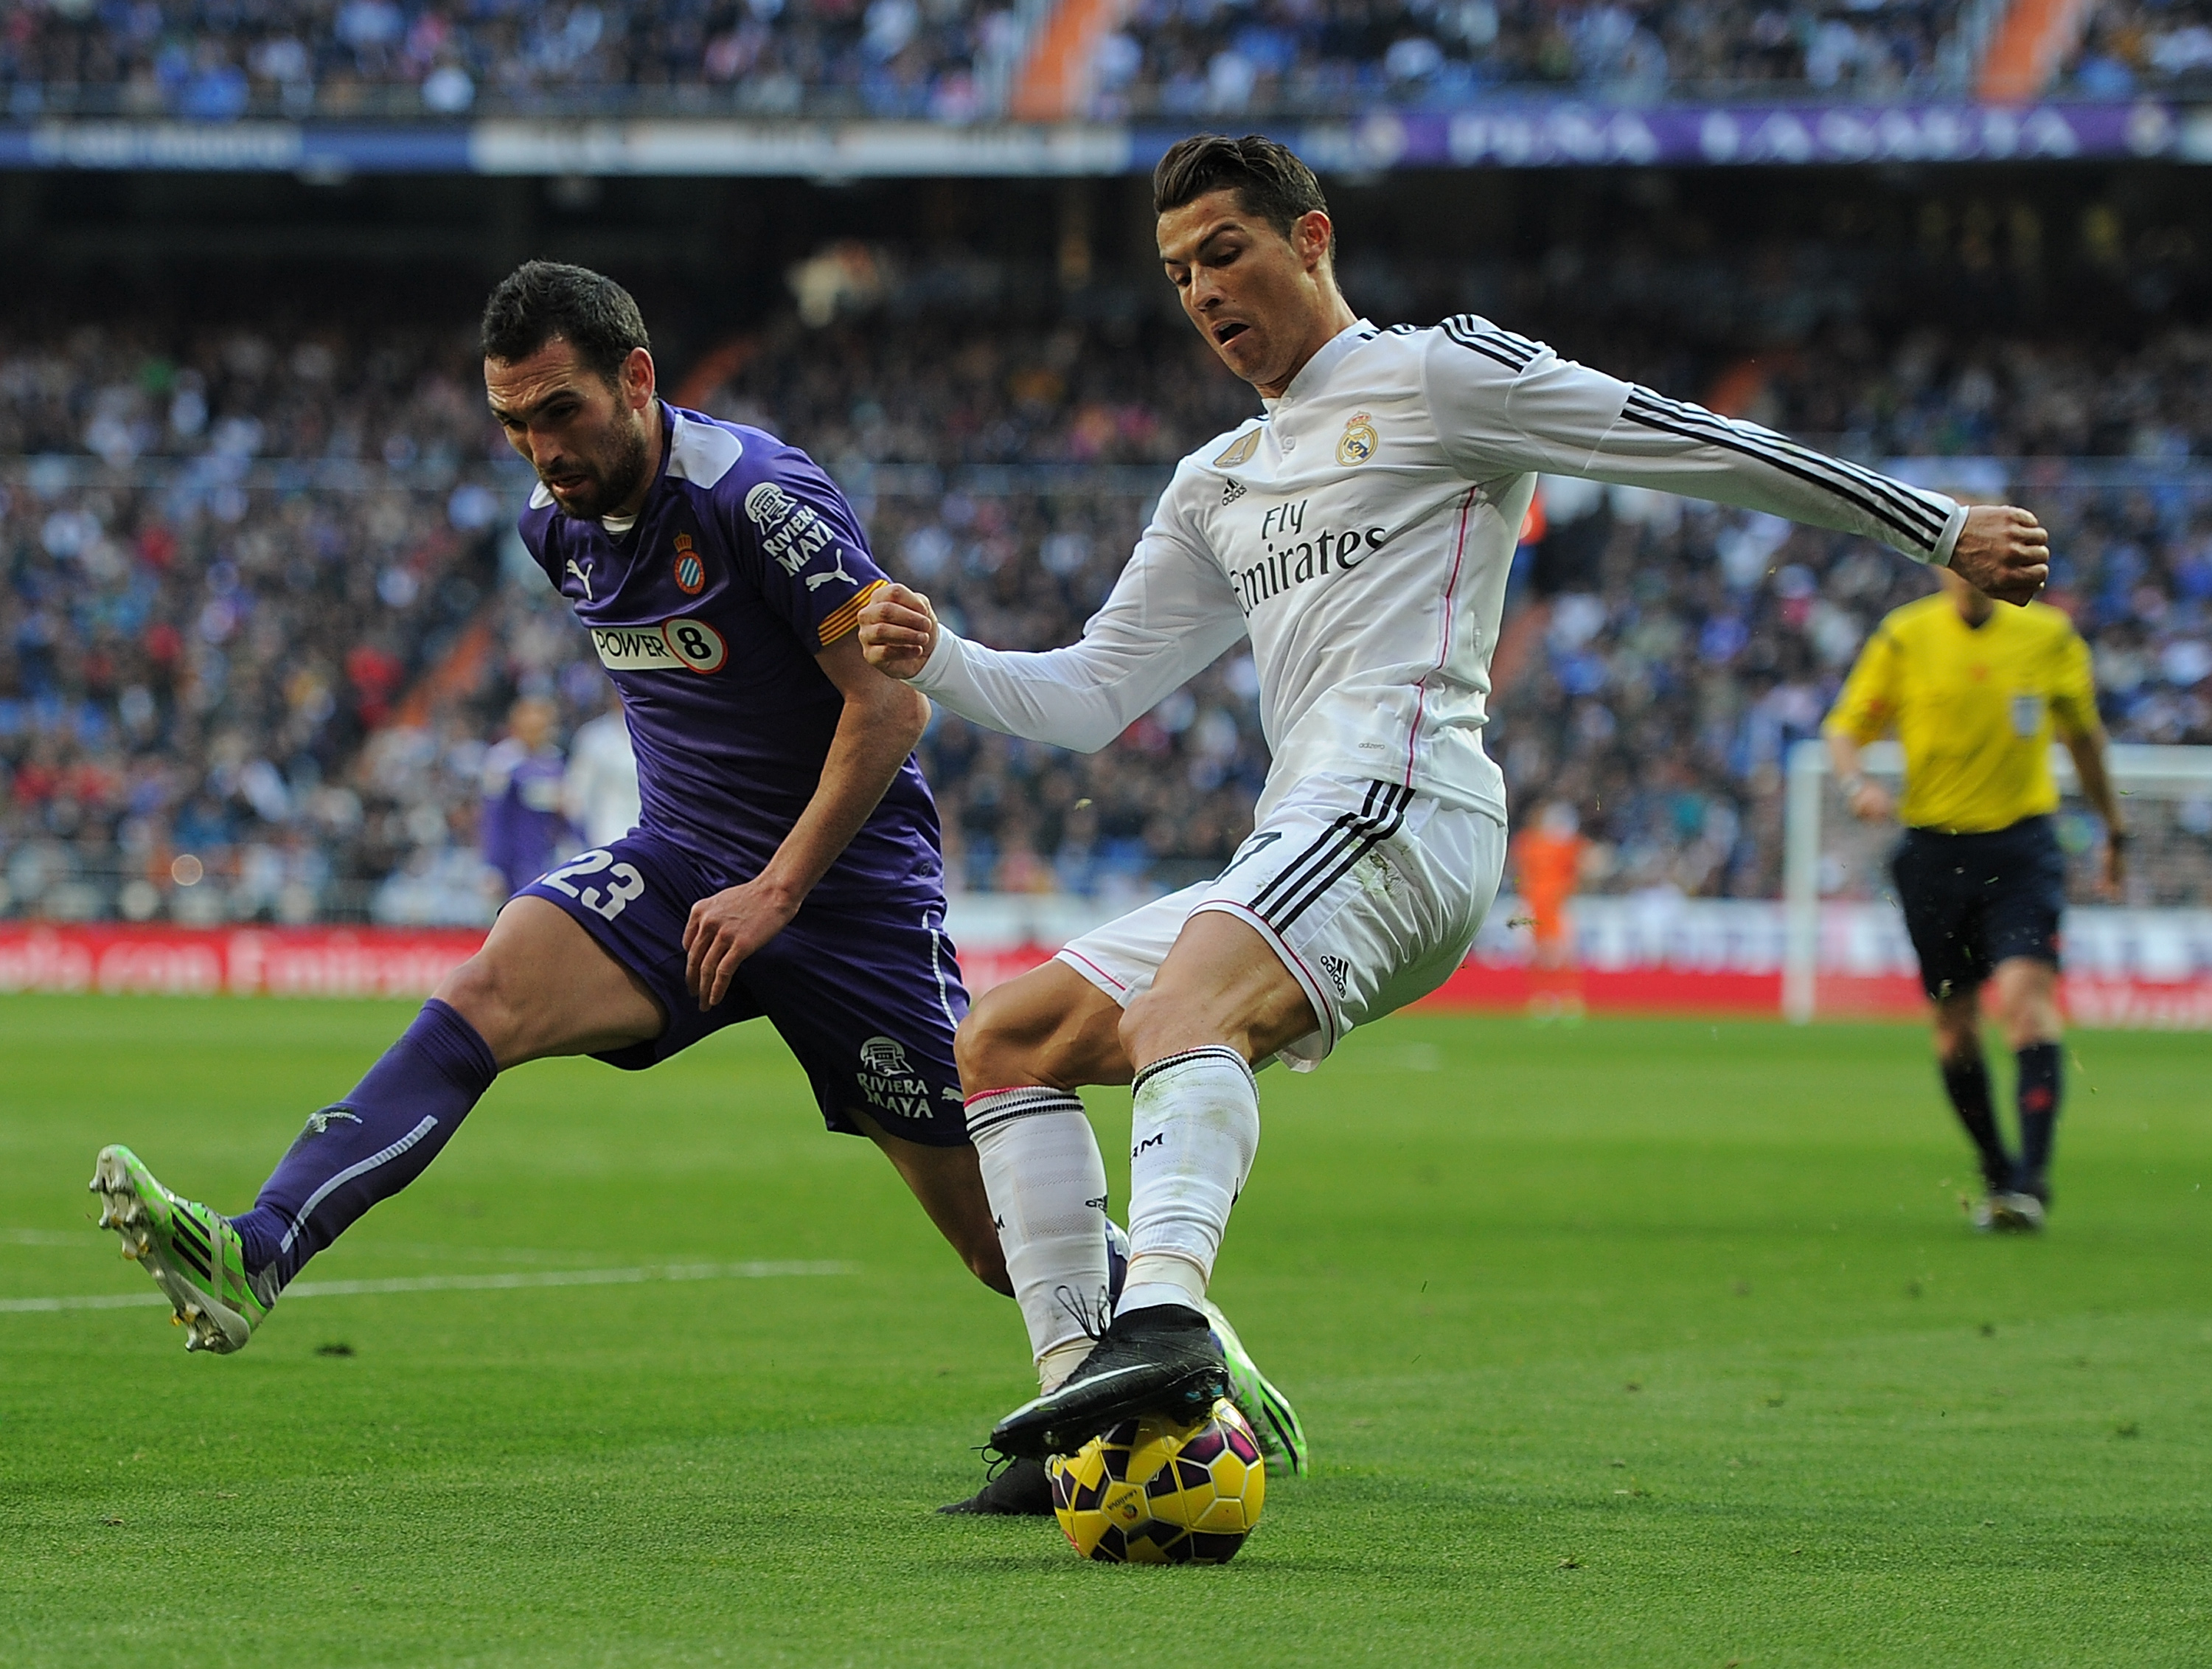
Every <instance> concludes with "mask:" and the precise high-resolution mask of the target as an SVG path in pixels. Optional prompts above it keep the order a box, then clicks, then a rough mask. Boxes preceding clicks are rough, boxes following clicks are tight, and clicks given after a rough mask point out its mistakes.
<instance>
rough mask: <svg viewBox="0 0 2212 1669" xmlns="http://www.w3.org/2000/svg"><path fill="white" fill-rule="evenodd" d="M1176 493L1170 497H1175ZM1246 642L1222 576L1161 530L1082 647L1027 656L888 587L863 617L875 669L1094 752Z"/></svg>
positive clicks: (957, 707) (1004, 725)
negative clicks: (970, 637) (980, 637)
mask: <svg viewBox="0 0 2212 1669" xmlns="http://www.w3.org/2000/svg"><path fill="white" fill-rule="evenodd" d="M1172 491H1173V489H1172V488H1170V492H1172ZM1243 635H1244V617H1243V614H1242V613H1241V612H1239V610H1238V609H1237V599H1236V596H1235V594H1233V593H1232V592H1231V590H1230V589H1229V584H1228V582H1227V581H1226V580H1225V579H1224V578H1223V577H1222V575H1221V571H1220V570H1219V569H1218V568H1217V567H1214V566H1212V564H1210V563H1206V561H1204V560H1203V559H1202V558H1200V557H1199V556H1198V555H1197V553H1196V552H1194V551H1192V550H1191V549H1190V548H1189V546H1188V544H1187V543H1186V542H1185V541H1184V539H1182V537H1181V536H1179V535H1177V534H1176V533H1172V532H1170V531H1167V530H1165V529H1164V528H1163V527H1162V526H1161V525H1160V524H1158V523H1157V522H1156V523H1155V524H1154V525H1153V526H1152V527H1151V528H1148V529H1147V530H1146V533H1145V536H1144V538H1143V539H1140V540H1139V541H1138V545H1137V550H1136V554H1135V555H1134V556H1133V557H1131V558H1130V559H1129V564H1128V566H1127V567H1126V568H1124V569H1123V570H1121V578H1120V579H1119V580H1117V581H1116V582H1115V586H1114V590H1113V594H1112V595H1110V596H1109V597H1108V598H1107V600H1106V604H1105V606H1104V607H1103V608H1101V609H1100V610H1099V611H1098V612H1097V613H1096V614H1094V615H1092V616H1091V619H1090V621H1089V622H1088V623H1087V624H1085V626H1084V628H1083V637H1082V639H1081V641H1079V642H1078V643H1071V644H1068V645H1067V646H1066V647H1065V648H1062V649H1047V650H1044V651H1043V652H1042V653H1039V654H1030V653H1025V652H1021V651H1017V650H1012V649H987V648H986V647H984V646H983V645H982V644H981V643H969V642H968V641H967V640H966V639H965V638H963V637H961V636H960V635H959V634H958V633H957V632H955V631H952V630H949V629H948V628H946V627H945V625H944V624H942V623H941V622H939V620H938V619H937V618H936V614H935V612H934V611H933V610H932V609H931V607H930V606H929V600H928V599H927V597H925V596H923V595H922V594H921V593H920V592H918V591H912V590H909V589H908V588H906V587H904V586H901V585H887V586H885V587H884V588H883V589H882V590H880V591H878V593H877V594H875V595H874V596H873V597H872V598H870V599H869V600H868V603H867V605H866V606H865V607H863V608H862V609H861V611H860V645H861V649H862V650H863V652H864V653H865V654H866V656H867V658H868V661H869V664H870V665H871V666H872V667H876V668H878V670H880V671H883V672H885V673H890V674H891V675H892V676H893V677H896V678H903V679H910V680H912V682H913V684H914V686H915V688H916V689H918V690H921V691H923V692H924V693H925V694H927V695H928V696H929V697H931V699H933V700H934V701H937V702H939V703H941V704H943V705H944V706H945V707H947V708H949V709H950V710H951V711H953V712H955V713H957V714H959V715H960V716H961V717H962V718H963V719H968V720H969V721H971V722H974V723H976V724H981V725H987V726H988V727H989V728H992V729H994V730H1003V731H1005V732H1006V733H1007V734H1009V735H1015V736H1021V737H1024V738H1025V739H1027V740H1030V741H1036V742H1047V743H1049V744H1051V745H1052V746H1055V747H1072V748H1074V749H1076V750H1078V751H1079V752H1085V753H1092V752H1097V750H1098V749H1100V748H1102V747H1103V746H1106V745H1107V743H1109V742H1110V741H1112V740H1114V738H1115V737H1116V736H1118V735H1120V734H1121V733H1122V731H1124V730H1126V729H1127V728H1129V726H1130V724H1131V723H1132V722H1134V721H1135V720H1136V719H1137V718H1138V717H1139V716H1141V715H1143V714H1145V713H1146V712H1149V711H1150V710H1152V708H1153V707H1155V706H1157V705H1158V704H1159V703H1160V701H1161V700H1162V699H1163V698H1164V697H1166V696H1167V695H1168V693H1169V692H1170V691H1172V690H1174V689H1176V687H1177V686H1178V685H1182V684H1183V683H1184V682H1186V681H1187V680H1188V679H1191V678H1193V677H1194V676H1195V675H1196V674H1197V673H1200V672H1201V671H1203V670H1204V669H1205V668H1206V667H1207V666H1209V665H1211V664H1212V661H1214V660H1215V658H1216V657H1218V655H1220V654H1221V652H1222V651H1223V650H1224V649H1227V648H1228V647H1229V646H1230V645H1231V643H1235V642H1237V639H1238V638H1240V637H1243Z"/></svg>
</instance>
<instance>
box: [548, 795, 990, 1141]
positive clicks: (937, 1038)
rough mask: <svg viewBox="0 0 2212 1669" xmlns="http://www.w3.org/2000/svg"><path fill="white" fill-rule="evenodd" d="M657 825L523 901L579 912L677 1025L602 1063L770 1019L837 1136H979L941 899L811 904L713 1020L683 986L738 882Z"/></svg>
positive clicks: (569, 866) (566, 869)
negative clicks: (702, 930) (692, 954)
mask: <svg viewBox="0 0 2212 1669" xmlns="http://www.w3.org/2000/svg"><path fill="white" fill-rule="evenodd" d="M731 884H732V883H731V882H729V881H726V880H721V881H718V880H714V878H713V877H711V876H709V875H708V874H704V873H702V871H701V869H700V868H699V867H698V865H697V863H696V861H695V860H694V859H693V858H692V857H691V856H690V855H689V854H687V853H685V852H684V850H682V849H681V848H679V847H678V846H677V845H675V844H673V843H671V842H670V841H668V840H665V839H664V838H661V837H659V836H658V835H655V834H652V833H649V832H647V831H645V830H641V829H640V830H633V831H631V832H630V833H629V834H627V835H625V836H623V838H621V839H620V840H617V841H614V842H612V843H611V844H608V845H605V846H602V847H598V848H595V849H594V850H591V851H588V852H584V853H581V854H580V855H579V856H575V857H574V858H571V859H570V860H569V861H568V862H566V863H563V864H562V865H561V866H560V867H559V868H556V869H554V870H551V871H550V872H549V873H547V874H544V875H541V876H539V877H538V879H537V880H534V881H532V883H531V884H530V885H529V886H526V887H524V888H523V889H522V891H521V892H519V893H517V894H516V895H515V896H516V897H518V898H543V899H544V900H545V901H546V902H547V903H548V904H552V905H559V906H560V907H561V908H562V910H564V911H568V915H569V916H570V917H571V918H573V919H574V921H576V922H577V923H580V925H581V926H582V927H583V929H584V930H585V931H586V932H587V933H589V934H590V935H592V938H594V939H596V940H597V941H599V944H600V946H601V947H602V948H604V949H605V951H606V953H607V954H608V955H610V956H611V957H613V958H614V959H615V960H616V961H617V962H619V963H621V964H622V965H623V966H624V967H625V968H628V969H629V971H630V972H632V973H634V974H635V975H636V976H637V977H638V978H639V979H641V980H642V981H643V982H644V984H645V987H646V989H647V990H649V991H651V992H652V993H653V996H654V998H655V1000H657V1001H658V1002H659V1004H660V1006H661V1008H662V1011H663V1012H664V1013H665V1014H667V1016H668V1025H667V1027H666V1029H665V1030H664V1031H663V1032H661V1034H660V1035H659V1037H657V1038H654V1039H651V1040H650V1041H648V1042H645V1043H639V1044H632V1045H629V1047H628V1048H624V1049H612V1050H609V1051H605V1053H603V1054H601V1055H599V1057H598V1058H599V1059H600V1060H603V1061H605V1062H606V1063H609V1064H610V1065H612V1066H619V1067H622V1068H624V1069H628V1070H631V1071H636V1070H640V1069H643V1068H646V1067H648V1066H653V1065H654V1064H656V1063H659V1062H661V1061H665V1060H666V1059H667V1058H668V1057H670V1056H671V1055H674V1054H677V1053H678V1052H679V1051H683V1050H685V1049H689V1048H690V1046H691V1045H693V1044H695V1043H696V1042H698V1041H699V1039H702V1038H704V1037H707V1036H708V1035H710V1034H711V1033H713V1032H719V1031H720V1030H721V1029H722V1028H723V1027H724V1026H734V1025H736V1024H737V1023H738V1022H739V1021H740V1020H758V1019H762V1018H763V1017H764V1018H766V1020H768V1021H769V1024H770V1025H772V1026H775V1029H776V1030H777V1032H780V1033H781V1034H782V1037H783V1040H784V1042H785V1043H787V1044H788V1045H790V1046H791V1052H792V1053H793V1055H795V1056H797V1057H799V1065H800V1066H801V1067H803V1068H805V1071H806V1075H807V1078H808V1079H809V1080H810V1081H811V1082H812V1084H813V1086H814V1096H815V1099H816V1100H817V1101H819V1102H820V1103H821V1106H822V1117H823V1120H824V1122H826V1123H827V1124H829V1128H830V1129H831V1130H842V1131H844V1132H845V1133H846V1134H848V1135H854V1136H857V1135H859V1134H860V1133H861V1132H860V1127H859V1126H858V1125H857V1124H854V1121H853V1117H852V1115H853V1112H854V1110H855V1109H859V1110H861V1111H864V1112H867V1113H868V1114H869V1115H870V1116H871V1117H872V1118H874V1119H875V1121H876V1123H877V1124H880V1125H881V1126H882V1127H883V1128H884V1130H889V1131H890V1133H891V1134H892V1135H894V1136H903V1137H905V1138H906V1139H907V1140H908V1141H910V1142H922V1143H925V1144H927V1146H930V1147H937V1148H955V1147H959V1146H962V1145H963V1144H964V1143H965V1142H967V1140H968V1128H967V1123H966V1119H965V1118H964V1115H963V1110H962V1106H961V1099H960V1075H959V1072H958V1070H957V1069H956V1068H955V1067H954V1065H953V1063H952V1032H953V1028H954V1027H955V1026H957V1025H958V1024H959V1022H960V1018H961V1016H962V1015H963V1014H966V1013H967V1012H968V991H967V988H966V987H965V986H963V984H961V983H960V965H959V963H958V962H957V960H956V959H955V957H954V953H953V948H952V941H951V940H950V939H948V938H946V937H945V903H944V900H943V899H942V898H939V899H937V900H935V901H933V902H927V903H920V902H915V901H913V900H910V899H904V898H897V899H892V900H890V901H888V902H886V904H885V905H884V907H883V908H882V910H880V911H871V912H868V913H866V914H863V913H860V912H855V911H842V910H841V911H829V910H823V909H818V908H817V907H816V906H814V905H801V906H800V907H799V914H798V915H797V916H796V917H793V919H792V923H791V925H790V926H788V927H787V928H785V929H784V930H783V931H782V932H781V933H779V934H778V935H776V936H775V938H773V939H771V940H769V941H768V943H767V944H765V945H763V946H762V947H761V948H760V949H759V950H758V951H757V952H756V953H754V954H753V955H752V956H750V958H748V959H746V960H745V961H744V962H743V963H741V964H740V965H738V972H737V977H736V978H735V979H734V980H733V981H732V983H731V986H730V990H729V994H728V996H725V997H724V998H723V999H722V1001H721V1002H720V1005H719V1006H717V1007H715V1008H711V1009H709V1010H708V1011H706V1012H705V1013H703V1014H702V1013H701V1012H700V1008H699V999H698V998H697V997H696V996H692V995H691V993H690V990H687V989H686V988H685V986H684V923H686V922H687V921H688V920H690V915H691V906H692V905H694V904H696V903H697V902H698V901H699V900H700V899H701V898H708V897H711V896H712V895H714V893H716V892H720V891H721V890H722V889H723V887H725V886H729V885H731Z"/></svg>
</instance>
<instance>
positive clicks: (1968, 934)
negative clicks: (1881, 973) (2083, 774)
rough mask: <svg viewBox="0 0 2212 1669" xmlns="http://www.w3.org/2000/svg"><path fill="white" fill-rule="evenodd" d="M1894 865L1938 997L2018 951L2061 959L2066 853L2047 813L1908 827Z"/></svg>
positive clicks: (1978, 978) (1923, 967)
mask: <svg viewBox="0 0 2212 1669" xmlns="http://www.w3.org/2000/svg"><path fill="white" fill-rule="evenodd" d="M1889 873H1890V875H1891V877H1892V878H1893V880H1895V881H1896V882H1897V898H1898V902H1899V904H1901V905H1904V907H1905V931H1906V932H1907V933H1909V934H1910V935H1911V936H1912V948H1913V950H1914V952H1915V953H1917V955H1918V956H1919V958H1920V984H1921V986H1922V988H1923V990H1926V991H1927V993H1928V995H1929V997H1930V998H1936V997H1942V996H1946V995H1947V994H1948V993H1950V992H1952V991H1959V990H1968V989H1970V988H1972V987H1973V986H1976V985H1978V984H1981V983H1982V981H1983V980H1984V979H1986V978H1989V976H1990V970H1991V969H1992V968H1994V967H1996V965H1997V964H1998V963H2000V962H2003V961H2007V960H2009V959H2011V958H2013V957H2015V956H2027V957H2033V958H2034V959H2035V960H2037V961H2039V962H2048V963H2049V964H2051V966H2052V967H2054V968H2055V967H2057V965H2058V917H2059V915H2060V913H2061V912H2062V911H2063V910H2064V909H2065V908H2066V860H2065V858H2064V856H2063V855H2062V854H2061V853H2060V852H2059V850H2058V838H2057V836H2056V835H2055V834H2054V833H2052V831H2051V819H2049V818H2048V817H2024V818H2022V819H2021V820H2020V821H2019V822H2017V823H2015V824H2014V825H2012V826H2011V827H2010V828H2006V829H1996V830H1992V831H1990V832H1989V833H1987V834H1938V833H1936V831H1934V830H1932V829H1907V830H1906V831H1905V838H1904V839H1903V840H1901V841H1899V843H1898V847H1897V855H1896V856H1894V857H1893V858H1892V859H1891V860H1890V865H1889Z"/></svg>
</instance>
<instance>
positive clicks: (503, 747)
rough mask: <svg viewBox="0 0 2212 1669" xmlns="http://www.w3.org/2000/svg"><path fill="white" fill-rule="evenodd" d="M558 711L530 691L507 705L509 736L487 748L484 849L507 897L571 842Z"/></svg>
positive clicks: (486, 859) (564, 762)
mask: <svg viewBox="0 0 2212 1669" xmlns="http://www.w3.org/2000/svg"><path fill="white" fill-rule="evenodd" d="M556 716H557V712H556V709H555V707H554V705H553V704H552V703H551V702H550V701H547V700H545V699H544V697H535V696H526V697H523V699H521V700H520V701H518V702H516V703H515V704H514V705H513V707H511V708H509V709H508V710H507V735H506V737H505V738H504V739H503V740H500V741H497V742H495V743H493V744H492V746H490V747H489V749H487V750H486V751H485V753H484V763H483V835H482V841H483V856H484V862H486V863H487V864H489V865H490V866H491V868H492V869H493V871H494V872H495V874H497V875H498V877H499V879H500V883H501V886H502V887H503V888H504V892H503V893H502V896H503V897H507V898H512V897H513V896H514V894H516V893H517V892H520V891H521V890H522V889H523V888H524V887H526V886H529V885H530V883H531V882H532V881H534V880H537V879H538V876H540V875H542V874H544V873H545V872H546V871H547V870H548V869H550V868H552V867H553V860H554V858H555V857H556V856H557V855H558V854H559V853H560V851H561V849H562V845H563V844H564V843H568V842H570V841H571V835H570V831H569V826H568V818H567V816H566V815H565V814H564V813H562V809H561V786H562V778H563V777H565V776H566V775H567V773H568V761H567V759H566V758H563V757H562V752H561V750H560V748H559V747H557V746H555V745H554V741H553V723H554V720H555V718H556Z"/></svg>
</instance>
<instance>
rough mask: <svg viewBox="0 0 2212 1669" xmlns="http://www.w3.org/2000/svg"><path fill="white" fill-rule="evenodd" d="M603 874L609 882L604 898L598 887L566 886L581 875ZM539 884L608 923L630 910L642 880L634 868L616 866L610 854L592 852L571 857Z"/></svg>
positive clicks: (643, 890) (640, 887)
mask: <svg viewBox="0 0 2212 1669" xmlns="http://www.w3.org/2000/svg"><path fill="white" fill-rule="evenodd" d="M610 866H611V867H610ZM602 871H605V874H606V877H607V880H608V882H609V885H608V886H606V887H605V889H604V896H603V889H601V888H599V887H597V886H586V887H581V888H579V887H576V886H571V885H570V884H569V883H570V882H571V881H573V880H576V879H578V878H579V877H580V876H584V875H596V874H600V873H601V872H602ZM540 885H541V886H550V887H551V888H552V889H553V890H554V891H555V892H566V893H567V894H568V896H569V897H570V898H574V899H575V900H576V902H577V903H579V904H580V905H583V906H584V908H585V909H586V910H595V911H598V912H599V914H600V915H602V916H604V917H606V918H607V919H608V920H609V921H612V920H614V918H615V917H617V916H619V915H621V914H622V913H623V911H624V910H625V909H627V908H628V907H629V901H630V900H631V899H632V898H639V897H641V896H642V895H643V893H644V892H645V877H644V876H643V875H641V874H638V872H637V866H636V865H635V864H629V863H617V862H615V859H614V854H613V853H612V852H610V851H606V850H592V851H589V852H585V853H583V854H581V855H580V856H577V857H574V858H571V859H570V860H569V861H568V862H566V863H564V864H562V866H561V867H560V868H558V869H556V870H554V871H552V872H551V873H550V874H548V875H547V876H546V877H545V878H544V880H543V881H542V882H541V883H540Z"/></svg>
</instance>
